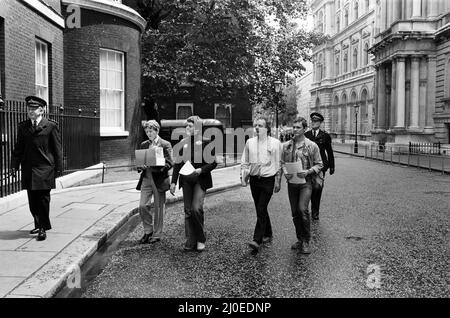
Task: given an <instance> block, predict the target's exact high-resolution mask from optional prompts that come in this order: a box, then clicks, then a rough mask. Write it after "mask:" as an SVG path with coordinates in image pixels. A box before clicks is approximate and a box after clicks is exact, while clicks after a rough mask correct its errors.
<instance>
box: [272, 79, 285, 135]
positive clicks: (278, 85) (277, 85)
mask: <svg viewBox="0 0 450 318" xmlns="http://www.w3.org/2000/svg"><path fill="white" fill-rule="evenodd" d="M282 84H283V83H282V82H281V81H280V80H276V81H275V82H273V85H274V87H275V94H276V104H275V132H276V136H277V138H278V104H279V103H280V91H281V85H282Z"/></svg>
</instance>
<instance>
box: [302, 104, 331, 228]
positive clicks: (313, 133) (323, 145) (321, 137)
mask: <svg viewBox="0 0 450 318" xmlns="http://www.w3.org/2000/svg"><path fill="white" fill-rule="evenodd" d="M310 118H311V130H309V131H307V132H306V133H305V137H306V138H308V139H309V140H311V141H314V142H315V143H316V144H317V145H318V146H319V149H320V156H321V157H322V162H323V168H322V172H321V173H322V177H323V178H322V182H314V183H313V185H312V186H313V189H312V195H311V216H312V218H313V220H318V219H319V208H320V199H321V197H322V190H323V186H324V180H325V172H326V171H327V170H328V168H330V175H332V174H334V154H333V148H332V147H331V137H330V135H329V134H328V133H327V132H326V131H324V130H322V129H320V125H321V124H322V122H323V120H324V118H323V116H322V114H320V113H318V112H313V113H311V115H310ZM318 180H320V179H316V181H318Z"/></svg>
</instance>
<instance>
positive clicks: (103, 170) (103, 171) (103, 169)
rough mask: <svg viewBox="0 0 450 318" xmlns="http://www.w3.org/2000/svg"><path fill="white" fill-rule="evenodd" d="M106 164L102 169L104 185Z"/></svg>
mask: <svg viewBox="0 0 450 318" xmlns="http://www.w3.org/2000/svg"><path fill="white" fill-rule="evenodd" d="M105 166H106V165H105V162H103V167H102V183H104V182H105Z"/></svg>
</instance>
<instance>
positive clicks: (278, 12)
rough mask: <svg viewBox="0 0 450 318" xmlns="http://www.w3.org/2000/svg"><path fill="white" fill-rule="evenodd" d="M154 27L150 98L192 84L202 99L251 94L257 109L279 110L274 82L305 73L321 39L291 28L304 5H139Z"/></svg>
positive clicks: (229, 0)
mask: <svg viewBox="0 0 450 318" xmlns="http://www.w3.org/2000/svg"><path fill="white" fill-rule="evenodd" d="M138 5H139V10H140V13H141V14H142V16H143V17H144V18H145V19H146V20H147V21H148V25H147V30H146V32H145V34H144V35H143V51H142V54H143V77H144V83H145V86H146V88H147V89H148V90H149V92H150V96H149V97H151V98H154V99H158V98H161V97H169V96H173V95H174V94H177V93H179V92H183V91H184V90H185V87H184V86H183V84H186V83H192V84H194V85H195V87H196V90H197V89H198V90H200V96H202V98H203V99H213V98H216V97H218V96H220V97H221V98H224V97H225V98H227V97H228V98H232V97H233V96H234V94H236V92H238V91H239V90H245V91H246V92H247V93H248V97H249V99H250V101H251V102H252V103H253V104H256V103H264V104H265V105H266V107H269V108H270V107H273V105H274V101H273V97H274V96H273V95H274V94H273V82H274V81H275V80H276V79H282V78H285V74H288V73H289V74H300V73H301V72H302V71H303V70H304V67H303V65H302V61H306V60H309V59H310V51H311V48H312V46H314V45H316V44H317V43H319V41H321V40H322V36H321V35H319V34H316V33H309V32H306V31H304V30H299V29H298V28H296V27H295V25H294V24H293V23H292V22H291V21H292V20H293V19H294V18H299V17H303V16H305V14H306V12H307V6H306V1H305V0H276V1H275V0H272V1H269V0H265V1H264V0H262V1H259V0H184V1H183V0H139V1H138Z"/></svg>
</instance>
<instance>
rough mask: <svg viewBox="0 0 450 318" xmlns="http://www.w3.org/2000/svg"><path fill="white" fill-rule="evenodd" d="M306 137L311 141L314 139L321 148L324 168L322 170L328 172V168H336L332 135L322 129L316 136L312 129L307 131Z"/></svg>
mask: <svg viewBox="0 0 450 318" xmlns="http://www.w3.org/2000/svg"><path fill="white" fill-rule="evenodd" d="M305 137H306V138H308V139H309V140H311V141H314V142H315V143H316V144H317V145H318V146H319V149H320V156H321V157H322V162H323V168H322V171H323V172H326V171H327V170H328V168H332V169H334V154H333V148H332V147H331V137H330V135H329V134H328V133H327V132H326V131H323V130H321V129H319V133H318V134H317V137H314V135H313V131H312V129H311V130H309V131H307V132H306V133H305Z"/></svg>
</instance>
